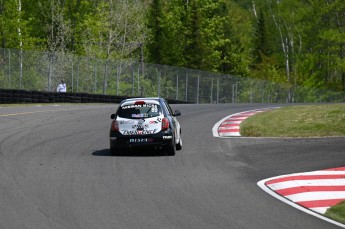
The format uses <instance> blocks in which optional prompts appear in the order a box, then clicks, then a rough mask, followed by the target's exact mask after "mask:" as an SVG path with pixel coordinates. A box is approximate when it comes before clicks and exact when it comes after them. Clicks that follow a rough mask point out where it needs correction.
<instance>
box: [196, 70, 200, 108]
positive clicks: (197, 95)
mask: <svg viewBox="0 0 345 229" xmlns="http://www.w3.org/2000/svg"><path fill="white" fill-rule="evenodd" d="M197 86H198V87H197V89H196V104H199V97H200V95H199V93H200V91H199V90H200V89H199V88H200V75H198V85H197Z"/></svg>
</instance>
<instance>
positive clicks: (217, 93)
mask: <svg viewBox="0 0 345 229" xmlns="http://www.w3.org/2000/svg"><path fill="white" fill-rule="evenodd" d="M218 103H219V77H217V104H218Z"/></svg>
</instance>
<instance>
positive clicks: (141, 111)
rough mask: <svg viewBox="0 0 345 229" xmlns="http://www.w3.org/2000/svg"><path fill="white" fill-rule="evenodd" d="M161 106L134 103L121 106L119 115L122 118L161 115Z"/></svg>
mask: <svg viewBox="0 0 345 229" xmlns="http://www.w3.org/2000/svg"><path fill="white" fill-rule="evenodd" d="M161 113H162V110H161V107H160V106H159V105H158V104H150V103H145V104H132V105H124V106H121V107H120V109H119V110H118V113H117V115H118V116H119V117H121V118H128V119H140V118H151V117H157V116H160V115H161Z"/></svg>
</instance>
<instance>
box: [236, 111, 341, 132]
mask: <svg viewBox="0 0 345 229" xmlns="http://www.w3.org/2000/svg"><path fill="white" fill-rule="evenodd" d="M241 136H248V137H330V136H345V104H323V105H297V106H289V107H284V108H280V109H275V110H271V111H267V112H262V113H258V114H256V115H253V116H251V117H249V118H247V119H245V120H244V121H243V122H242V123H241Z"/></svg>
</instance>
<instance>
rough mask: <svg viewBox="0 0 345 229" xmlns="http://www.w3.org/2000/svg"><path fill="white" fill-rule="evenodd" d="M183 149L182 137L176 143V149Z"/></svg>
mask: <svg viewBox="0 0 345 229" xmlns="http://www.w3.org/2000/svg"><path fill="white" fill-rule="evenodd" d="M181 149H182V138H181V137H180V140H179V141H178V143H177V144H176V150H181Z"/></svg>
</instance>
